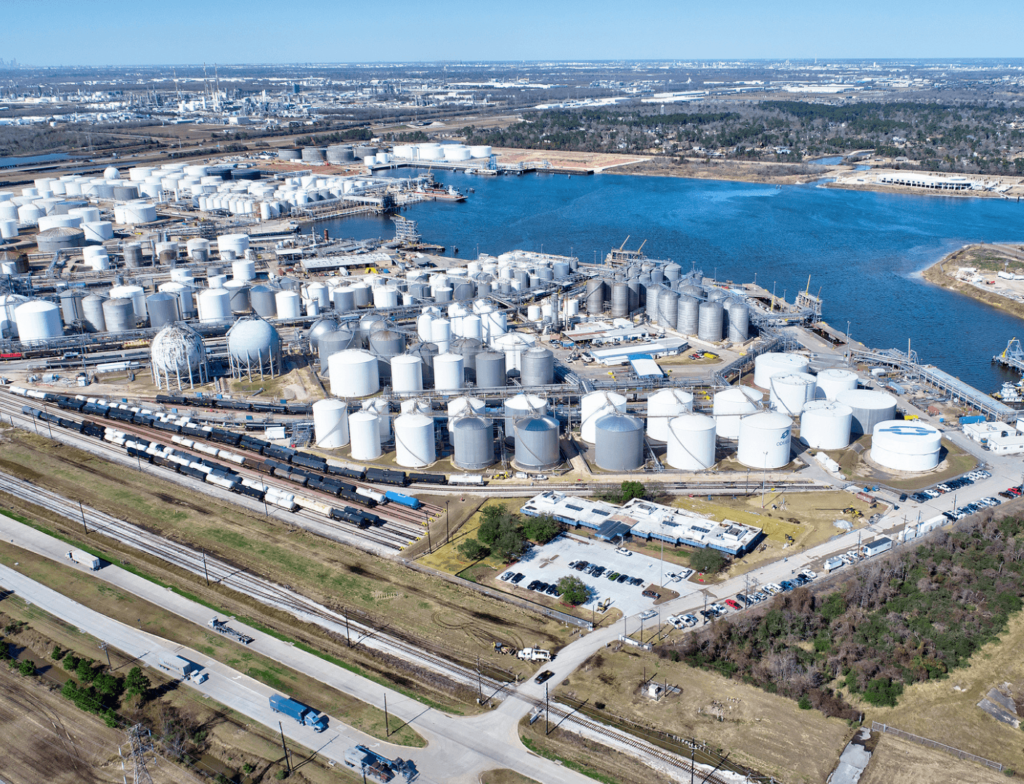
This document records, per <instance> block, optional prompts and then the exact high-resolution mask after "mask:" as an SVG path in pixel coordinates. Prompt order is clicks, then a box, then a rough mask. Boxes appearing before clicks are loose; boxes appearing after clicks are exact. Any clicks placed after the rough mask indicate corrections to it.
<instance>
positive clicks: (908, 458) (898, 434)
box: [871, 422, 942, 473]
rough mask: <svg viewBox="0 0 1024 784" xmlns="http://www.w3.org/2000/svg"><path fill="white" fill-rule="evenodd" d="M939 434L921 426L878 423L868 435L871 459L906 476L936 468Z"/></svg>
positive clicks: (940, 448) (939, 452)
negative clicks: (902, 472)
mask: <svg viewBox="0 0 1024 784" xmlns="http://www.w3.org/2000/svg"><path fill="white" fill-rule="evenodd" d="M941 453H942V433H941V432H940V431H939V430H938V429H936V428H934V427H932V426H931V425H928V424H925V423H924V422H879V423H877V424H876V425H875V426H874V428H873V429H872V431H871V459H872V460H874V461H875V462H876V463H878V464H879V465H881V466H884V467H885V468H891V469H893V470H894V471H906V472H908V473H921V472H922V471H931V470H933V469H935V468H937V467H938V465H939V458H940V457H941Z"/></svg>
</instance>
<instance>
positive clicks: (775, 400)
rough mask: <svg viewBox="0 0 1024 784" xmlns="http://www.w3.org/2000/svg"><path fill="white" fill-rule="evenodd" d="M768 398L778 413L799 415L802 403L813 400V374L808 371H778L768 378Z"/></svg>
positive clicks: (802, 408)
mask: <svg viewBox="0 0 1024 784" xmlns="http://www.w3.org/2000/svg"><path fill="white" fill-rule="evenodd" d="M768 385H769V389H770V393H769V400H770V402H771V407H772V409H773V410H775V411H778V412H779V413H780V414H788V415H789V416H799V415H800V412H801V411H803V410H804V404H805V403H808V402H810V401H811V400H814V390H815V385H814V376H812V375H811V374H810V373H779V374H778V375H774V376H772V377H771V378H770V379H768Z"/></svg>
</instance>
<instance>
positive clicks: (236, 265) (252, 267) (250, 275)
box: [231, 259, 256, 283]
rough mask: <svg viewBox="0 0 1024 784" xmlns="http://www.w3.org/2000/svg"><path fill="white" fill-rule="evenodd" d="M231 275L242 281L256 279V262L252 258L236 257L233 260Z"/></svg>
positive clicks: (246, 281)
mask: <svg viewBox="0 0 1024 784" xmlns="http://www.w3.org/2000/svg"><path fill="white" fill-rule="evenodd" d="M231 277H232V278H234V279H235V280H237V281H239V282H240V283H248V282H249V281H251V280H256V262H255V261H252V260H251V259H235V260H234V261H232V262H231Z"/></svg>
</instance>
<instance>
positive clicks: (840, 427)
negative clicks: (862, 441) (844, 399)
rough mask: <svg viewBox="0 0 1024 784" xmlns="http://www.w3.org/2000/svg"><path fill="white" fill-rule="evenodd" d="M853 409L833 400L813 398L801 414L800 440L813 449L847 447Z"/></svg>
mask: <svg viewBox="0 0 1024 784" xmlns="http://www.w3.org/2000/svg"><path fill="white" fill-rule="evenodd" d="M852 424H853V409H852V408H850V407H849V406H848V405H846V404H845V403H837V402H836V401H833V400H812V401H811V402H809V403H808V404H807V405H805V406H804V411H803V413H802V414H801V415H800V440H801V441H803V442H804V443H805V444H807V446H809V447H811V448H812V449H846V447H848V446H849V445H850V427H851V425H852Z"/></svg>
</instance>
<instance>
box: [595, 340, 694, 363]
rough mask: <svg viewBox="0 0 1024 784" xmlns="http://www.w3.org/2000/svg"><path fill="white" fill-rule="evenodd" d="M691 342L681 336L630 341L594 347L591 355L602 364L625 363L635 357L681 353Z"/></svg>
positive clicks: (644, 357) (647, 357)
mask: <svg viewBox="0 0 1024 784" xmlns="http://www.w3.org/2000/svg"><path fill="white" fill-rule="evenodd" d="M689 347H690V344H689V343H687V342H686V341H685V340H681V339H680V338H662V339H661V340H654V341H651V342H650V343H630V344H626V345H620V346H616V347H614V348H599V349H593V350H591V352H590V355H591V356H592V357H593V358H594V359H595V360H597V361H598V362H600V363H601V364H602V365H625V364H626V363H627V362H630V361H632V360H633V359H640V358H643V359H653V358H656V357H669V356H675V355H676V354H681V353H683V352H684V351H686V349H688V348H689Z"/></svg>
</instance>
